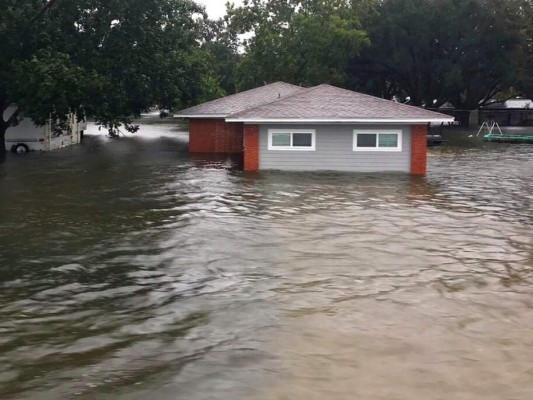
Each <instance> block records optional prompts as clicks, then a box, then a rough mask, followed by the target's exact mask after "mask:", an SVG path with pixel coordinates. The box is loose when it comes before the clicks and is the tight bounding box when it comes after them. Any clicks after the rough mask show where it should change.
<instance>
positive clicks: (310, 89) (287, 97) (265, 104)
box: [226, 83, 324, 118]
mask: <svg viewBox="0 0 533 400" xmlns="http://www.w3.org/2000/svg"><path fill="white" fill-rule="evenodd" d="M289 85H291V83H289ZM323 85H324V84H322V85H318V86H312V87H310V88H302V87H301V86H297V87H299V88H301V89H303V90H302V91H299V92H296V93H293V94H289V95H288V96H285V97H280V98H279V99H276V100H274V101H269V102H268V103H263V104H259V105H258V106H255V107H251V108H247V109H246V110H242V111H238V112H236V113H233V114H230V115H228V116H227V117H226V118H235V117H237V116H238V115H239V114H241V113H245V112H248V111H253V110H255V109H256V108H259V107H264V106H268V105H270V104H274V103H277V102H278V101H285V100H288V99H290V98H292V97H295V96H298V95H300V94H305V93H309V92H311V91H313V90H315V89H318V88H319V87H321V86H323ZM293 86H296V85H293Z"/></svg>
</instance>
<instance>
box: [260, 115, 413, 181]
mask: <svg viewBox="0 0 533 400" xmlns="http://www.w3.org/2000/svg"><path fill="white" fill-rule="evenodd" d="M283 128H285V129H291V128H292V129H305V128H309V129H315V130H316V150H315V151H279V150H268V129H283ZM354 129H384V130H390V129H397V130H402V151H401V152H390V151H389V152H377V151H369V152H363V151H353V131H354ZM410 160H411V128H410V127H409V126H393V125H384V126H371V125H261V126H260V127H259V169H262V170H264V169H277V170H288V171H318V170H334V171H354V172H378V171H400V172H409V171H410V166H411V162H410Z"/></svg>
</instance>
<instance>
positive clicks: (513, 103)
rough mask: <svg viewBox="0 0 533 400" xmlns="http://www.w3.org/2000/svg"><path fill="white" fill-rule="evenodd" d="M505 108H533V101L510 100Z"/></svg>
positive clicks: (506, 102)
mask: <svg viewBox="0 0 533 400" xmlns="http://www.w3.org/2000/svg"><path fill="white" fill-rule="evenodd" d="M505 108H514V109H523V108H533V101H531V99H509V100H507V101H505Z"/></svg>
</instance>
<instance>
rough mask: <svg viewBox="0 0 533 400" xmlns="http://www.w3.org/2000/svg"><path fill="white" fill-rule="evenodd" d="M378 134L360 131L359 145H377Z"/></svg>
mask: <svg viewBox="0 0 533 400" xmlns="http://www.w3.org/2000/svg"><path fill="white" fill-rule="evenodd" d="M376 143H377V135H376V134H375V133H358V134H357V147H376Z"/></svg>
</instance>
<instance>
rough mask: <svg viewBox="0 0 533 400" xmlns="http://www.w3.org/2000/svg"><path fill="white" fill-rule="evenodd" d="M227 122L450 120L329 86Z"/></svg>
mask: <svg viewBox="0 0 533 400" xmlns="http://www.w3.org/2000/svg"><path fill="white" fill-rule="evenodd" d="M227 119H228V120H229V121H239V120H242V121H249V122H252V121H254V120H258V121H263V120H291V121H294V120H302V121H304V120H313V121H317V120H319V121H322V120H324V121H328V120H331V121H338V120H348V121H351V120H355V121H357V120H361V121H365V120H372V121H374V120H377V121H378V122H379V121H384V122H387V121H393V120H394V121H398V120H400V121H403V120H410V121H412V120H416V121H420V122H424V121H427V122H430V121H435V120H447V121H448V120H453V117H450V116H448V115H445V114H441V113H437V112H433V111H428V110H424V109H422V108H419V107H413V106H408V105H405V104H400V103H396V102H394V101H391V100H385V99H381V98H379V97H374V96H369V95H366V94H362V93H357V92H353V91H351V90H346V89H341V88H337V87H334V86H330V85H320V86H315V87H312V88H310V89H307V90H300V91H297V92H296V93H295V94H292V95H290V96H287V97H285V98H282V99H280V100H275V101H273V102H271V103H268V104H263V105H259V106H257V107H254V108H251V107H249V108H248V109H246V110H244V111H240V112H237V113H234V114H232V115H230V116H229V117H228V118H227Z"/></svg>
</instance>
